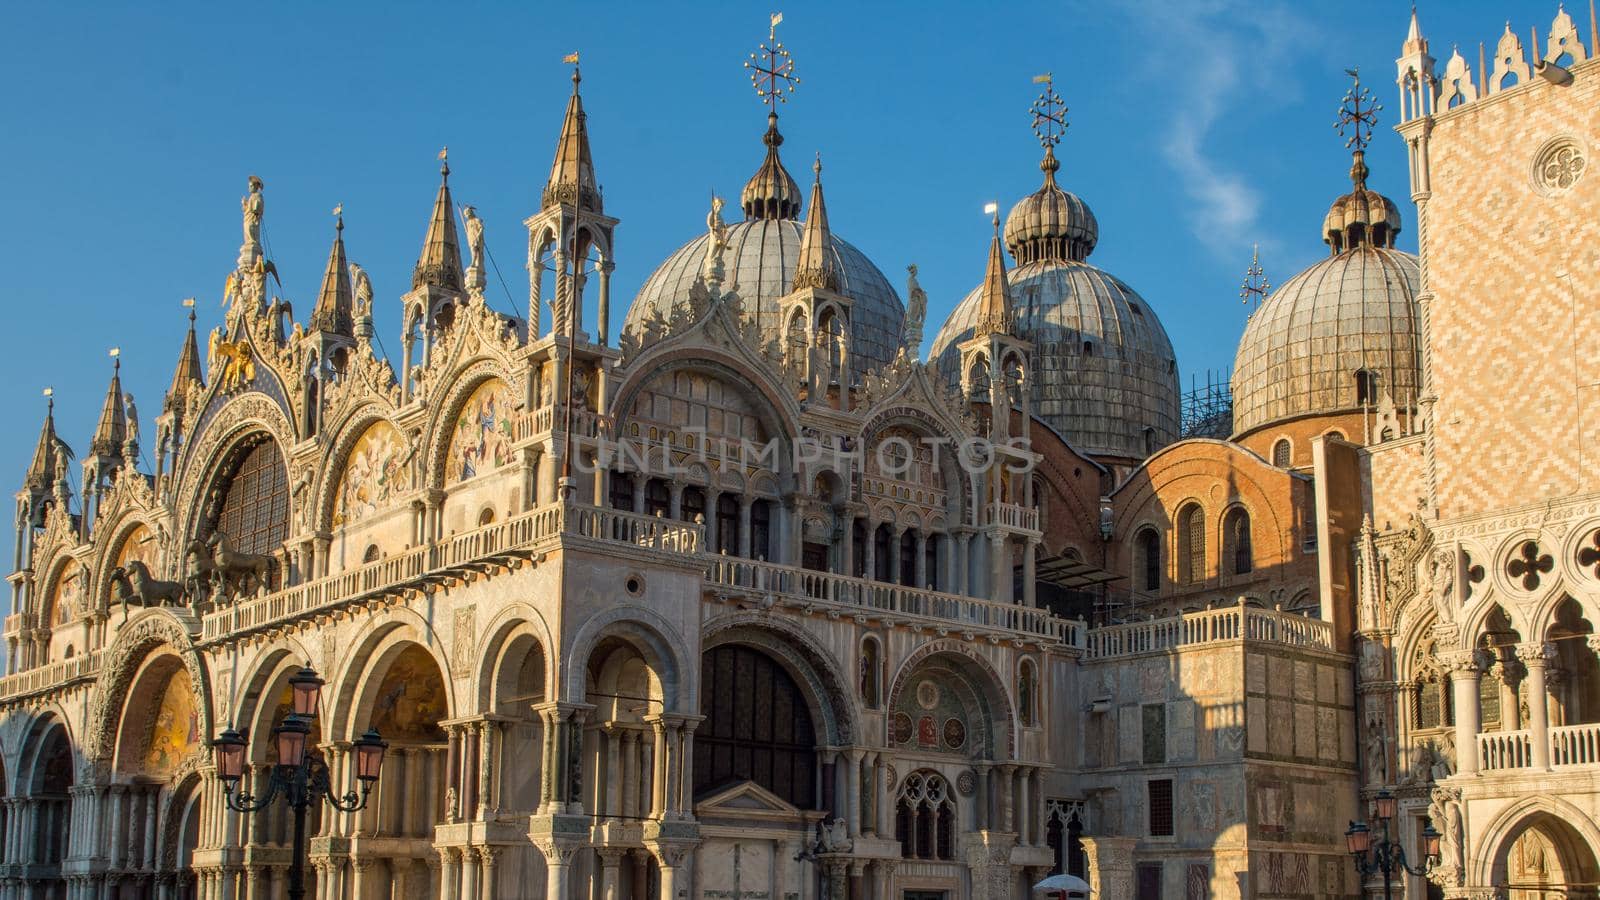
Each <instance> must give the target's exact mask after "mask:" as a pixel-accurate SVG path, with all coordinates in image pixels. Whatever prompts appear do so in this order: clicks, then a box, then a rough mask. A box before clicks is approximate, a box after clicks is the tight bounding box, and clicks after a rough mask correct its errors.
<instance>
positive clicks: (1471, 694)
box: [1444, 650, 1482, 775]
mask: <svg viewBox="0 0 1600 900" xmlns="http://www.w3.org/2000/svg"><path fill="white" fill-rule="evenodd" d="M1444 656H1445V659H1444V663H1445V665H1446V666H1447V667H1448V668H1449V670H1450V687H1451V689H1452V691H1454V700H1455V714H1456V771H1457V772H1458V773H1459V774H1462V775H1471V774H1473V773H1475V772H1477V771H1478V764H1479V760H1478V713H1479V709H1478V679H1479V677H1480V676H1481V674H1482V669H1481V667H1480V666H1479V662H1478V658H1477V654H1476V653H1475V652H1474V651H1471V650H1458V651H1454V652H1452V653H1448V654H1444Z"/></svg>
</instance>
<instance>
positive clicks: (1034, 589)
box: [1022, 538, 1039, 608]
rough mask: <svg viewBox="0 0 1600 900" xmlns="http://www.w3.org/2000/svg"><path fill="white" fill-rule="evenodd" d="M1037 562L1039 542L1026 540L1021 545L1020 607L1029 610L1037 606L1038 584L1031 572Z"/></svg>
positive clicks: (1035, 539)
mask: <svg viewBox="0 0 1600 900" xmlns="http://www.w3.org/2000/svg"><path fill="white" fill-rule="evenodd" d="M1038 560H1039V541H1038V539H1037V538H1028V541H1027V543H1025V544H1023V545H1022V605H1023V606H1027V607H1030V608H1031V607H1035V606H1038V605H1039V582H1038V580H1037V579H1036V578H1034V571H1033V570H1034V566H1035V564H1036V563H1037V562H1038Z"/></svg>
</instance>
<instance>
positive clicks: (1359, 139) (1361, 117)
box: [1333, 66, 1383, 153]
mask: <svg viewBox="0 0 1600 900" xmlns="http://www.w3.org/2000/svg"><path fill="white" fill-rule="evenodd" d="M1344 72H1345V74H1346V75H1349V76H1350V81H1351V84H1350V89H1349V90H1348V91H1345V94H1344V100H1343V101H1341V102H1340V104H1339V118H1338V121H1336V122H1335V123H1334V125H1333V127H1334V128H1336V129H1338V130H1339V136H1340V137H1345V142H1344V145H1345V146H1346V147H1350V148H1354V149H1355V151H1356V152H1357V153H1361V152H1365V151H1366V149H1367V144H1369V143H1371V141H1372V129H1373V127H1374V126H1376V125H1377V124H1378V111H1379V110H1381V109H1383V105H1382V104H1380V103H1378V101H1376V100H1374V99H1373V98H1372V89H1371V88H1368V87H1362V86H1361V69H1360V67H1359V66H1358V67H1356V68H1354V69H1345V70H1344ZM1347 132H1348V137H1346V133H1347Z"/></svg>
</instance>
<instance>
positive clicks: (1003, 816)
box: [997, 763, 1017, 834]
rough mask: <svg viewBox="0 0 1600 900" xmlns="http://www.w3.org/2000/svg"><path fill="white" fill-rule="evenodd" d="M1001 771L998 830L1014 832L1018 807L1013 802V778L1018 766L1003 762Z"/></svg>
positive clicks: (1000, 767)
mask: <svg viewBox="0 0 1600 900" xmlns="http://www.w3.org/2000/svg"><path fill="white" fill-rule="evenodd" d="M999 772H1000V827H999V828H998V829H997V830H998V831H1002V832H1006V833H1008V834H1009V833H1012V832H1015V831H1016V807H1015V806H1014V805H1013V803H1012V783H1011V782H1012V779H1013V778H1014V777H1015V775H1016V772H1017V767H1016V766H1014V765H1011V764H1010V763H1002V764H1000V766H999Z"/></svg>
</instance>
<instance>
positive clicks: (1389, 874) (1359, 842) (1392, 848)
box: [1344, 791, 1439, 900]
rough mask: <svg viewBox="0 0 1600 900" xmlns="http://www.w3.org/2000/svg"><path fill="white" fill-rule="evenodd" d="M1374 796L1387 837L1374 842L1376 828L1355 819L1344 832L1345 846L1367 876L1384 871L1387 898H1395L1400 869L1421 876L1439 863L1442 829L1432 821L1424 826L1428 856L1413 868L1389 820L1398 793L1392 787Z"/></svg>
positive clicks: (1423, 843) (1424, 852) (1425, 850)
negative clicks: (1392, 834) (1391, 833)
mask: <svg viewBox="0 0 1600 900" xmlns="http://www.w3.org/2000/svg"><path fill="white" fill-rule="evenodd" d="M1374 800H1375V805H1376V806H1377V808H1378V809H1377V812H1378V821H1379V822H1380V823H1382V825H1383V840H1381V841H1379V842H1378V843H1377V844H1373V843H1372V832H1370V831H1368V830H1367V823H1365V822H1351V823H1350V830H1349V831H1346V832H1345V833H1344V840H1345V846H1346V847H1348V848H1349V850H1350V856H1351V857H1352V858H1353V859H1354V860H1355V863H1356V871H1357V872H1360V873H1361V876H1362V877H1363V878H1365V877H1367V876H1369V875H1375V874H1377V873H1379V872H1382V873H1383V898H1384V900H1392V898H1393V893H1392V891H1393V887H1392V885H1393V880H1394V874H1395V873H1396V872H1408V873H1410V874H1412V875H1415V876H1417V877H1418V878H1421V877H1423V876H1424V875H1427V874H1428V872H1429V870H1431V869H1432V868H1433V867H1434V866H1436V865H1438V864H1439V832H1437V831H1435V830H1434V828H1433V823H1432V822H1429V823H1428V824H1427V825H1424V826H1423V827H1422V855H1423V857H1424V858H1423V861H1422V865H1420V866H1417V867H1415V868H1413V867H1411V866H1410V865H1408V864H1407V863H1406V850H1405V848H1404V847H1402V846H1400V844H1399V843H1398V842H1396V841H1392V840H1390V839H1389V820H1390V819H1392V818H1394V813H1395V799H1394V795H1393V794H1391V793H1389V792H1388V791H1379V792H1378V796H1377V797H1375V798H1374Z"/></svg>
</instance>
